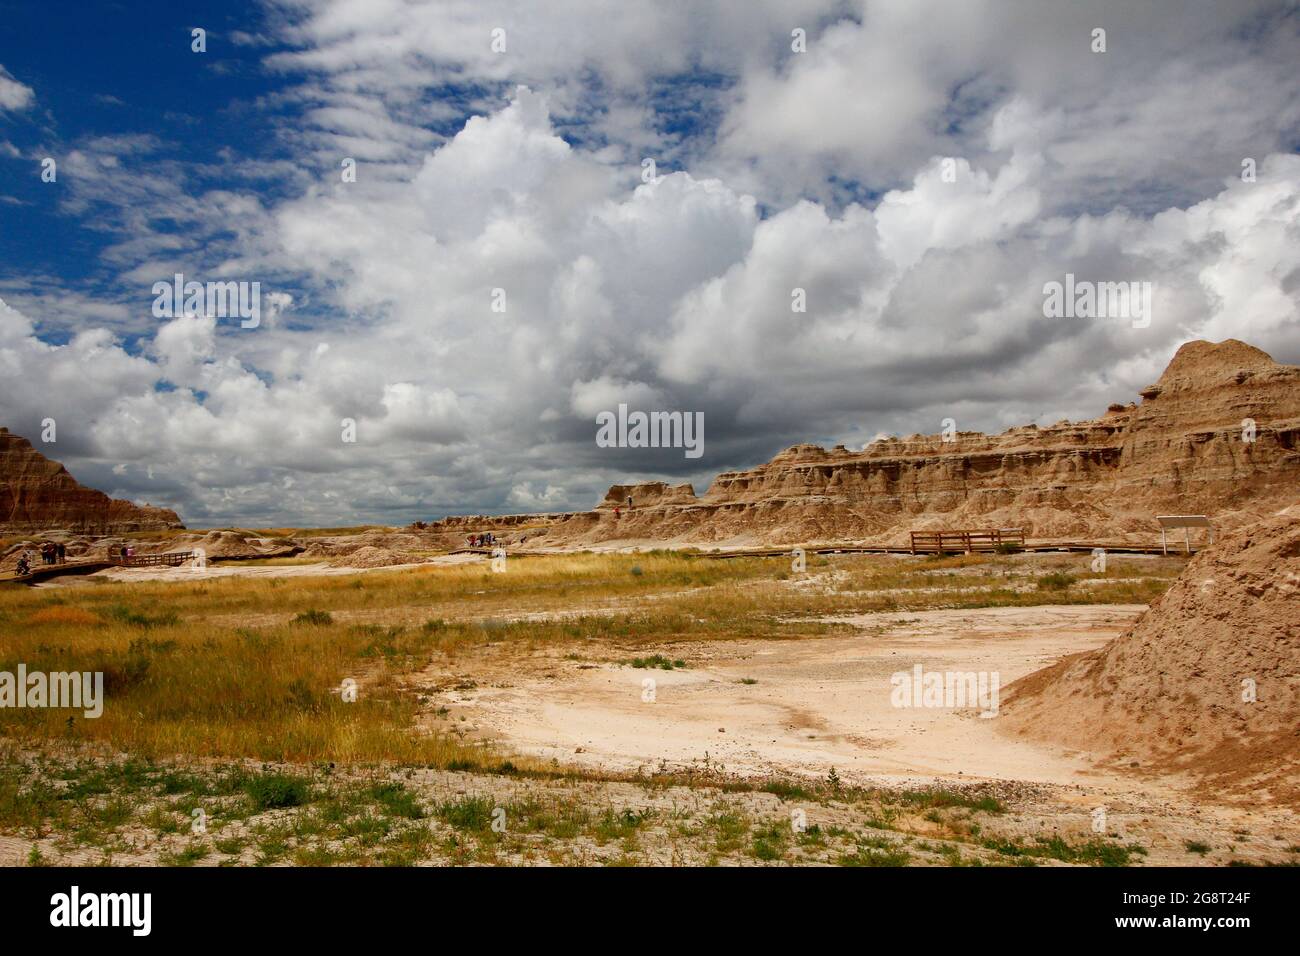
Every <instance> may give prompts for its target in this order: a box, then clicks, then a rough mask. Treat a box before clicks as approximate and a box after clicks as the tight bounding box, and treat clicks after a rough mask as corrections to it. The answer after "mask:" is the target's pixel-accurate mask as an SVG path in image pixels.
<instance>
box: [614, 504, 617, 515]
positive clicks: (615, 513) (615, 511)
mask: <svg viewBox="0 0 1300 956" xmlns="http://www.w3.org/2000/svg"><path fill="white" fill-rule="evenodd" d="M614 517H615V518H617V517H618V505H615V506H614Z"/></svg>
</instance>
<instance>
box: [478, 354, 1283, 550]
mask: <svg viewBox="0 0 1300 956" xmlns="http://www.w3.org/2000/svg"><path fill="white" fill-rule="evenodd" d="M1298 486H1300V368H1296V367H1295V366H1288V365H1280V364H1278V363H1276V362H1274V361H1273V360H1272V358H1270V357H1269V356H1268V355H1267V354H1266V353H1264V352H1262V351H1260V350H1259V349H1256V348H1254V347H1252V346H1250V345H1247V344H1245V343H1243V342H1238V341H1236V340H1232V339H1229V340H1227V341H1225V342H1221V343H1219V344H1212V343H1210V342H1201V341H1197V342H1189V343H1187V344H1186V345H1184V346H1182V348H1180V349H1179V350H1178V353H1177V354H1176V355H1175V356H1174V358H1173V361H1172V362H1171V363H1170V365H1169V367H1168V368H1167V369H1166V370H1165V372H1164V374H1163V375H1162V376H1161V377H1160V380H1159V381H1158V382H1156V383H1155V384H1154V385H1151V386H1148V387H1147V388H1145V389H1143V390H1142V392H1141V400H1140V402H1133V403H1129V404H1113V405H1111V406H1110V408H1109V409H1108V410H1107V411H1106V412H1105V413H1104V414H1103V415H1102V416H1101V417H1100V418H1096V419H1092V420H1089V421H1082V422H1068V421H1062V422H1058V423H1057V424H1055V425H1052V426H1050V427H1045V428H1040V427H1038V426H1036V425H1026V426H1022V427H1018V428H1012V429H1009V430H1007V431H1005V432H1003V433H1002V434H1000V435H985V434H983V433H980V432H958V433H956V434H954V435H950V436H948V437H947V438H946V439H945V436H942V435H912V436H909V437H908V438H905V439H899V438H887V439H884V440H880V441H876V442H873V443H872V444H870V445H868V446H867V447H866V448H865V449H863V450H862V451H860V452H853V451H850V450H848V449H847V448H844V447H843V446H837V447H836V448H834V449H831V450H827V449H824V448H821V447H820V446H817V445H795V446H794V447H792V448H789V449H786V450H785V451H783V452H782V453H780V454H779V455H777V456H776V457H775V458H773V459H772V460H771V461H770V462H768V463H767V464H764V465H760V466H759V467H757V468H753V469H749V470H747V471H738V472H726V473H724V474H721V475H719V476H718V477H717V479H716V480H714V482H713V484H712V486H711V487H710V488H709V490H708V491H707V492H706V493H705V494H704V495H703V496H701V497H696V496H695V495H694V494H693V492H692V491H691V489H690V486H686V485H684V486H679V487H677V488H670V487H669V486H668V485H666V484H664V483H662V482H659V483H651V484H645V485H616V486H614V487H613V488H611V489H610V491H609V493H608V494H607V496H606V498H605V501H604V502H602V503H601V505H600V506H598V507H597V508H596V509H595V510H593V511H590V512H581V513H578V514H572V515H563V516H554V517H553V518H552V519H551V520H549V521H548V522H547V523H548V525H549V527H548V529H547V531H546V534H545V536H544V537H545V540H546V541H550V542H554V543H557V544H559V543H595V542H599V541H605V540H614V539H628V540H646V539H648V540H674V541H678V542H681V543H701V544H703V543H724V542H725V543H731V544H745V543H771V544H787V543H798V542H809V541H863V542H870V543H901V542H905V541H906V540H907V532H908V531H909V530H926V529H936V528H990V527H1001V528H1023V529H1024V530H1025V531H1026V533H1027V534H1028V535H1030V536H1031V537H1033V538H1037V539H1048V540H1067V539H1083V540H1089V541H1113V542H1123V541H1134V540H1141V541H1143V542H1148V543H1149V542H1150V540H1151V539H1152V537H1153V535H1154V534H1158V533H1159V528H1158V525H1157V524H1156V522H1155V515H1157V514H1207V515H1210V516H1211V517H1212V519H1213V520H1214V521H1215V523H1216V525H1217V526H1219V527H1223V528H1230V527H1235V526H1238V525H1240V524H1243V523H1245V522H1248V521H1252V520H1256V519H1258V518H1260V517H1262V516H1263V515H1265V514H1268V513H1271V512H1272V511H1275V510H1277V508H1278V507H1281V506H1282V505H1283V504H1285V503H1286V502H1287V501H1288V500H1292V499H1293V498H1294V494H1295V489H1296V488H1297V487H1298ZM629 494H631V495H632V497H633V499H634V503H635V507H634V508H633V509H631V510H628V509H625V508H624V509H621V513H620V514H619V515H618V516H615V515H614V513H613V508H614V506H615V505H616V504H618V503H620V502H626V499H627V497H628V495H629ZM496 520H502V521H504V520H515V521H519V520H521V519H520V518H518V517H514V518H512V519H496ZM480 524H481V525H482V526H484V527H488V526H491V524H492V522H491V521H484V522H480Z"/></svg>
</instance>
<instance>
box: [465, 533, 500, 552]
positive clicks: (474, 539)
mask: <svg viewBox="0 0 1300 956" xmlns="http://www.w3.org/2000/svg"><path fill="white" fill-rule="evenodd" d="M496 543H497V536H496V535H494V534H493V533H492V532H491V531H485V532H484V533H483V534H471V535H468V536H467V537H466V538H465V544H467V545H468V546H469V547H471V548H490V547H492V546H493V545H494V544H496Z"/></svg>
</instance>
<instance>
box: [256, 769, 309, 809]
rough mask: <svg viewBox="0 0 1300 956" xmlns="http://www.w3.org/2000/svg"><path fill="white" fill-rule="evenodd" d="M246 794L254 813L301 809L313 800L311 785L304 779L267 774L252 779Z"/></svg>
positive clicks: (279, 774)
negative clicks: (291, 808) (289, 808)
mask: <svg viewBox="0 0 1300 956" xmlns="http://www.w3.org/2000/svg"><path fill="white" fill-rule="evenodd" d="M244 792H245V793H246V794H247V795H248V802H249V804H250V805H251V806H252V808H253V810H254V812H258V813H260V812H262V811H264V810H281V809H284V808H285V807H300V806H302V805H303V804H305V803H308V802H310V800H311V784H310V783H309V782H308V781H307V780H306V779H304V778H302V777H296V776H292V775H290V774H284V773H265V774H258V775H256V776H253V777H250V778H249V779H248V780H247V781H245V783H244Z"/></svg>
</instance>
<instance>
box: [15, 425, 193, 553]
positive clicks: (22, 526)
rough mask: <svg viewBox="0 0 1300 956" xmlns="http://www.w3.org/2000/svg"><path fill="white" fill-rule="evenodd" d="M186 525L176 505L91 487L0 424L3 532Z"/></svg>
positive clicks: (94, 531)
mask: <svg viewBox="0 0 1300 956" xmlns="http://www.w3.org/2000/svg"><path fill="white" fill-rule="evenodd" d="M183 527H184V525H183V524H181V519H180V518H179V517H177V515H176V512H174V511H169V510H167V509H166V508H151V507H148V506H141V505H136V504H132V503H131V502H129V501H122V500H120V499H117V498H110V497H109V496H108V495H106V494H104V493H103V492H102V491H96V490H95V489H93V488H87V487H85V486H84V485H82V484H80V483H79V482H78V481H77V479H75V478H73V477H72V475H70V474H69V473H68V470H67V469H66V468H64V467H63V466H62V465H61V464H59V463H58V462H57V461H51V460H50V459H49V458H46V457H45V456H44V455H42V454H41V453H40V452H38V451H37V450H36V449H35V448H33V447H32V443H31V442H29V441H28V440H27V439H26V438H20V437H19V436H18V435H13V434H10V432H9V430H8V429H7V428H0V534H6V535H9V534H31V533H39V532H42V531H50V530H54V529H61V530H66V531H74V532H79V533H82V534H124V533H126V532H128V531H162V530H165V529H168V528H183Z"/></svg>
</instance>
